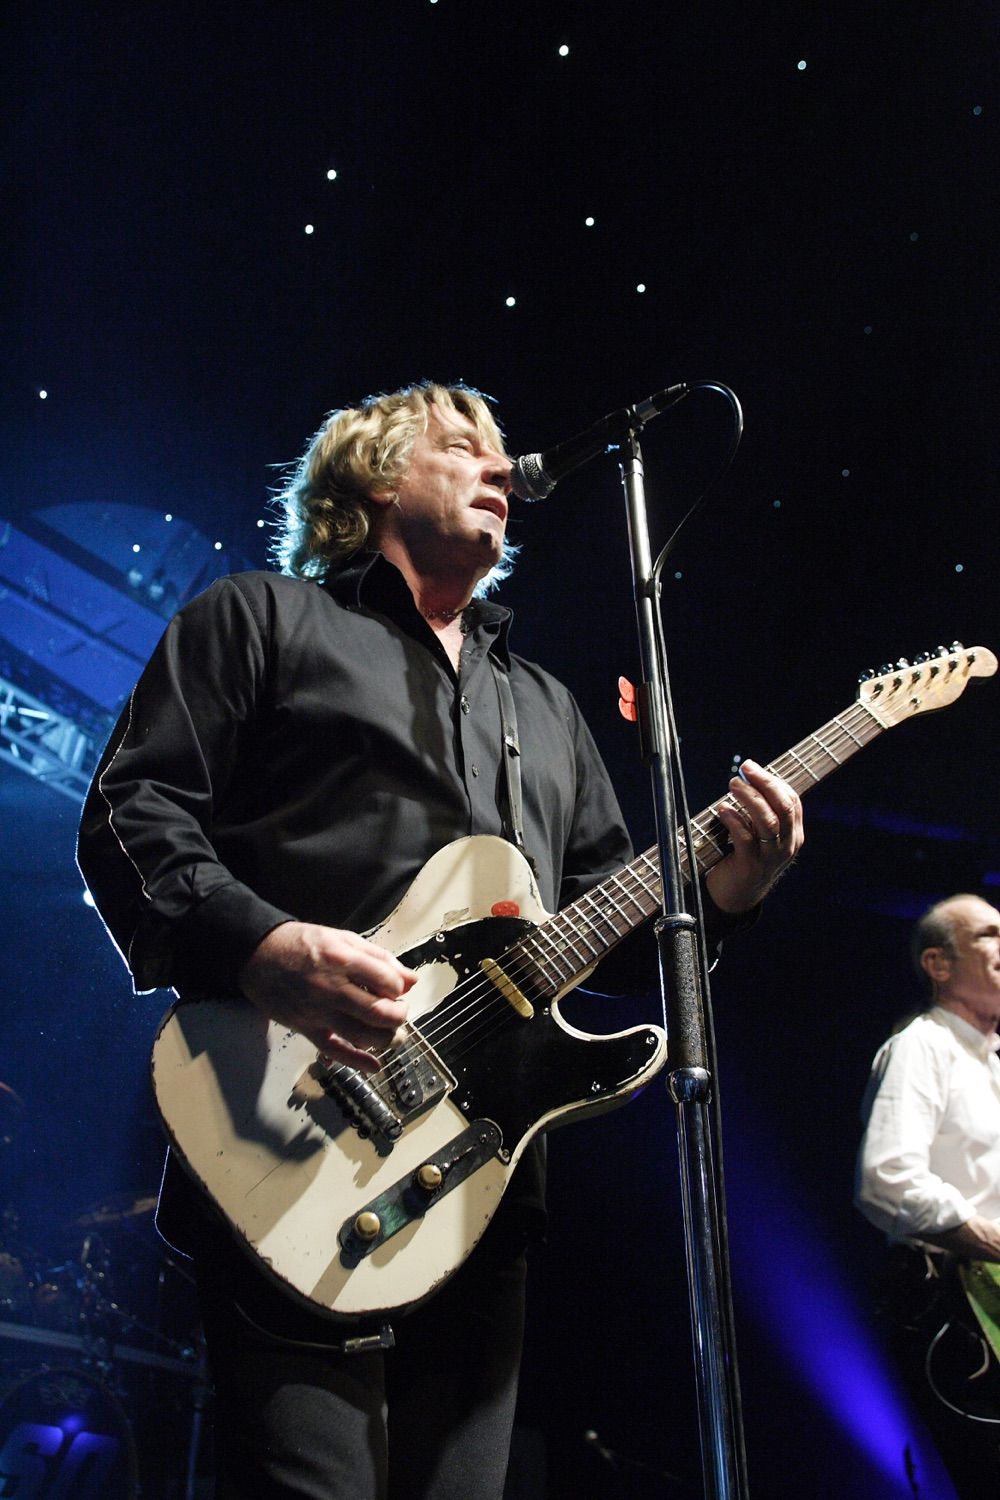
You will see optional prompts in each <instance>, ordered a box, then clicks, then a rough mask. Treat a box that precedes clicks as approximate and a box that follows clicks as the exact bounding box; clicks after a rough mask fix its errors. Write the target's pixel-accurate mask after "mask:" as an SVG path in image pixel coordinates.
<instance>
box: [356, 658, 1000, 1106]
mask: <svg viewBox="0 0 1000 1500" xmlns="http://www.w3.org/2000/svg"><path fill="white" fill-rule="evenodd" d="M974 660H975V656H974V654H970V655H968V656H967V662H968V665H970V666H971V664H972V663H973V661H974ZM957 665H958V663H957V661H953V662H951V663H950V669H951V671H954V669H955V668H956V667H957ZM939 670H940V666H939V665H938V664H937V663H931V664H928V665H927V666H925V667H923V668H922V669H921V671H920V672H915V673H913V674H912V677H911V681H910V683H909V684H907V685H906V691H907V692H908V693H909V694H910V695H911V696H910V698H909V699H908V700H907V702H908V705H909V706H910V707H911V709H915V708H916V706H917V701H918V700H917V699H916V698H914V697H913V696H912V695H913V691H914V689H915V687H916V685H917V683H918V681H919V679H920V677H921V676H929V677H930V678H931V679H933V677H934V676H935V675H936V674H937V672H938V671H939ZM903 686H904V683H903V679H902V678H901V677H900V678H898V679H897V680H896V682H895V684H894V685H893V687H892V688H891V689H890V693H893V692H897V691H899V690H900V689H901V688H903ZM849 720H853V722H854V724H855V725H856V727H857V728H858V729H859V731H860V733H859V734H855V733H854V732H853V729H852V728H851V725H850V723H849V722H848V721H849ZM897 722H899V720H898V719H890V723H897ZM886 727H888V725H886V724H884V723H882V722H881V720H880V719H879V718H878V717H876V715H875V713H874V711H873V710H872V709H871V708H870V707H869V706H868V705H867V704H865V703H862V702H860V701H859V702H857V703H854V704H851V705H850V706H849V707H848V708H847V709H846V710H845V711H844V712H843V713H842V714H840V715H837V716H835V717H834V718H833V719H831V720H830V721H829V723H828V724H826V725H824V726H823V728H822V729H821V730H818V731H816V732H815V733H814V734H811V735H808V736H807V737H806V739H805V740H802V741H800V742H799V744H798V745H796V746H794V747H793V749H791V750H789V751H786V752H785V754H784V755H782V756H780V757H779V758H778V759H777V760H775V761H774V762H772V763H771V765H770V766H769V768H768V769H769V770H770V771H772V772H773V773H774V774H776V775H778V776H781V777H783V778H784V779H786V780H788V781H789V782H790V783H791V784H792V785H793V786H794V787H796V790H798V791H799V792H802V791H805V790H808V787H809V785H813V784H816V783H818V782H819V781H821V780H822V779H823V777H824V776H826V775H828V774H829V773H830V772H831V771H832V770H834V769H836V767H837V766H839V765H841V764H843V761H844V760H846V759H848V758H849V757H850V756H852V755H853V754H855V753H856V751H857V750H859V749H861V748H862V747H863V746H864V745H866V744H868V743H869V742H870V741H871V740H872V739H874V738H875V737H876V736H877V735H878V734H880V733H881V732H882V731H883V730H884V729H885V728H886ZM838 733H839V734H840V736H841V739H842V741H843V743H838V744H837V748H838V749H840V750H841V751H842V756H838V755H837V754H836V753H835V751H834V750H833V749H832V748H831V746H830V745H829V744H827V743H826V741H825V740H824V739H823V738H822V736H824V735H828V734H832V735H833V736H834V738H835V739H836V736H837V734H838ZM814 747H818V750H819V755H817V753H816V748H814ZM810 760H812V761H814V762H815V763H817V764H819V765H820V766H822V767H825V768H824V769H822V770H821V771H820V773H819V774H817V772H816V771H814V770H813V767H812V765H811V764H810ZM831 761H832V765H831V764H829V762H831ZM802 773H805V776H806V777H807V778H808V780H803V779H802ZM721 803H727V804H728V805H730V806H737V807H738V804H737V803H736V801H735V799H734V798H732V797H731V795H729V794H726V796H725V797H723V798H721V799H719V802H717V803H713V804H712V806H711V807H709V808H707V809H706V810H705V811H704V812H703V813H700V814H699V815H698V816H697V817H696V818H694V819H693V820H692V829H693V830H694V831H695V834H696V837H695V839H694V845H695V847H694V851H693V852H694V859H695V862H696V863H697V864H698V866H699V868H700V869H702V870H706V869H710V868H711V867H712V865H713V864H715V863H716V862H717V861H718V860H719V859H720V858H722V857H723V854H724V852H725V851H724V850H723V849H721V848H720V847H719V845H718V844H717V843H716V840H715V837H713V834H716V833H724V828H723V825H722V824H721V822H720V821H719V819H718V817H717V808H718V806H719V805H720V804H721ZM710 830H711V831H710ZM706 844H707V845H708V846H709V849H710V850H711V851H712V852H713V853H714V856H715V858H714V859H712V860H711V862H710V863H709V864H707V865H706V863H705V859H706V858H707V857H708V850H706V848H705V845H706ZM651 854H654V855H655V850H654V851H646V852H645V853H644V854H642V855H640V856H638V858H637V859H635V860H634V861H632V863H631V864H629V865H627V866H625V867H624V869H623V870H621V871H619V872H617V874H615V875H613V876H610V877H608V879H607V880H605V881H604V882H601V883H600V884H599V885H598V886H597V887H595V888H594V889H593V890H591V891H589V892H586V893H585V894H584V896H583V897H581V898H579V899H578V900H577V901H576V902H574V903H572V904H571V905H570V906H569V907H567V908H565V909H564V910H563V911H562V912H559V913H557V914H556V915H555V916H554V917H551V918H549V920H548V921H546V922H544V923H542V924H540V925H539V926H537V927H535V928H534V929H533V930H532V931H531V932H529V933H527V934H525V935H524V937H522V938H521V939H520V940H519V941H518V942H517V943H515V944H514V945H513V946H512V947H511V948H510V949H509V950H507V951H506V952H505V953H503V954H501V958H503V959H508V960H510V959H511V956H513V964H512V963H511V962H508V964H507V967H505V968H504V974H505V975H506V977H507V978H508V979H510V980H511V981H512V983H514V984H515V985H517V984H518V982H519V981H520V982H523V983H526V982H527V981H528V979H529V978H532V979H538V978H541V979H542V980H543V982H544V983H546V984H547V985H549V986H550V987H551V992H552V993H553V994H556V993H558V991H559V989H560V988H562V986H563V985H565V984H569V983H570V981H571V980H572V979H573V976H574V975H575V974H577V973H579V972H580V970H581V969H585V968H586V967H588V965H589V964H590V963H591V962H593V963H595V964H596V963H597V962H598V961H599V959H600V958H603V957H604V956H605V954H606V953H607V952H609V951H610V948H611V947H613V946H614V945H615V943H617V942H618V941H620V940H621V939H622V938H624V937H625V936H626V935H627V933H628V932H629V931H630V930H631V929H632V927H633V926H636V925H638V923H637V922H636V923H632V922H629V921H626V926H625V930H624V931H622V932H619V931H618V929H617V926H616V924H615V923H614V921H613V919H612V918H611V917H610V916H609V915H608V914H607V912H606V910H604V909H601V908H600V907H598V906H597V900H598V899H599V898H603V899H606V900H610V901H611V904H612V905H613V906H617V903H616V902H615V901H614V899H613V898H610V897H608V895H607V887H609V886H612V887H616V888H617V889H618V890H619V892H620V893H621V894H624V895H625V897H626V900H627V901H629V902H630V903H631V904H634V905H636V906H637V907H638V909H639V911H640V912H641V913H642V916H641V917H640V919H639V920H640V921H641V920H643V919H644V918H645V917H646V916H648V915H651V914H652V911H653V910H655V905H654V906H653V907H651V908H650V909H649V910H647V909H646V907H645V906H644V905H643V903H642V902H641V900H640V899H637V898H636V897H635V896H634V895H631V894H629V892H628V891H627V889H626V887H625V882H626V881H632V882H633V883H634V882H636V881H637V882H638V884H639V887H640V889H641V890H643V891H645V892H646V894H647V895H649V894H651V893H650V890H649V887H648V886H647V885H646V883H645V882H644V881H643V880H642V878H641V876H640V875H639V873H638V871H639V868H640V867H644V866H651V869H650V873H651V875H652V877H653V889H654V892H655V894H656V897H657V900H658V891H657V890H656V887H657V885H658V872H657V871H656V869H655V864H654V863H652V862H651V860H650V855H651ZM681 862H682V866H685V867H689V863H690V862H689V859H688V854H687V850H686V849H684V850H682V851H681ZM584 904H589V905H590V906H591V907H592V908H594V909H595V911H596V916H597V917H598V918H599V919H600V920H602V921H603V922H604V923H605V924H606V925H607V926H609V927H610V928H611V931H612V932H613V933H614V934H615V937H614V939H613V941H612V942H611V943H610V944H609V943H608V942H607V939H606V938H604V939H601V937H600V933H599V931H598V927H597V925H596V922H595V920H594V917H593V916H590V917H586V916H585V915H584V913H583V911H582V910H581V908H582V907H583V906H584ZM566 928H569V929H570V931H571V932H572V933H573V935H574V936H575V937H576V938H577V940H578V941H582V942H583V943H584V944H585V946H587V947H588V948H589V947H590V944H589V942H588V940H587V937H586V933H587V931H589V932H590V933H592V934H594V935H595V936H597V937H598V939H599V942H600V947H599V949H598V950H597V951H596V952H595V951H594V950H593V949H591V954H590V956H589V957H586V958H584V960H583V963H582V964H580V962H579V959H580V954H579V952H578V950H577V949H576V948H575V946H574V942H573V938H572V937H568V936H567V935H566V931H565V929H566ZM553 931H555V932H556V935H557V936H556V939H555V940H553V939H552V937H551V933H552V932H553ZM543 940H545V941H547V942H549V943H550V945H551V946H554V948H555V952H554V953H553V954H550V955H548V956H545V955H540V954H539V953H538V952H535V953H531V952H528V951H526V950H527V949H528V947H529V945H531V944H534V946H535V947H536V948H537V947H538V946H539V945H540V943H541V942H542V941H543ZM560 945H561V946H560ZM568 954H572V955H573V959H574V961H573V962H571V964H570V967H569V969H568V970H567V972H566V973H565V974H560V972H559V960H560V959H561V958H564V957H565V956H566V955H568ZM517 964H519V965H520V967H519V968H518V967H513V965H517ZM552 968H555V970H556V973H557V974H559V982H558V983H556V984H555V985H554V986H552V979H551V974H550V973H548V972H547V971H548V970H550V969H552ZM484 999H485V1001H486V1002H487V1003H488V1005H489V1008H490V1010H492V1011H493V1012H494V1014H495V1016H496V1017H497V1018H499V1019H504V1020H510V1019H512V1016H511V1011H512V1007H511V1006H510V1004H509V1002H508V1001H507V1000H506V998H505V997H504V996H503V995H502V993H501V992H500V991H499V990H498V988H497V986H496V985H495V984H493V983H492V981H490V980H489V979H488V977H487V976H485V975H479V974H477V975H470V976H468V977H467V978H466V979H465V980H462V981H460V982H459V984H458V985H456V986H455V988H454V989H453V990H452V991H451V992H450V994H449V996H448V998H447V1002H446V1003H445V1005H444V1006H443V1008H442V1009H441V1010H440V1013H439V1012H437V1011H432V1012H431V1013H430V1015H429V1017H428V1020H427V1022H426V1023H425V1026H424V1029H425V1031H428V1032H431V1033H432V1037H430V1038H428V1037H425V1036H424V1035H423V1034H422V1033H421V1032H419V1031H417V1030H416V1028H415V1027H414V1031H413V1033H412V1034H413V1041H412V1042H407V1043H404V1044H403V1045H402V1046H401V1047H398V1048H397V1049H396V1050H393V1049H392V1048H387V1049H386V1050H385V1051H384V1052H382V1053H381V1054H377V1057H378V1061H379V1063H380V1064H381V1067H380V1068H379V1069H378V1070H377V1071H376V1073H374V1074H372V1075H371V1081H372V1082H373V1083H374V1084H375V1085H376V1086H377V1080H378V1078H379V1076H380V1075H384V1074H385V1069H386V1065H387V1064H389V1063H391V1064H393V1065H394V1066H396V1067H399V1066H401V1065H402V1066H405V1064H406V1061H407V1059H408V1057H412V1056H415V1055H416V1054H417V1053H418V1052H419V1051H420V1050H422V1048H423V1047H424V1046H428V1045H429V1046H433V1047H439V1046H441V1045H445V1044H447V1043H449V1042H451V1041H452V1040H453V1039H454V1038H455V1037H458V1036H461V1037H462V1040H463V1042H466V1043H468V1042H470V1041H471V1040H473V1039H477V1038H479V1037H480V1036H481V1032H482V1025H481V1024H478V1025H477V1023H479V1022H482V1021H488V1020H489V1012H488V1011H487V1010H486V1009H485V1008H484V1007H483V1006H482V1005H478V1006H477V1002H479V1001H482V1000H484ZM470 1012H471V1013H472V1015H471V1020H470V1019H468V1017H469V1013H470ZM432 1023H433V1024H432ZM445 1023H447V1024H448V1025H449V1026H450V1027H451V1029H450V1030H443V1029H442V1027H443V1026H444V1025H445ZM473 1025H477V1030H476V1031H475V1032H473V1031H472V1030H471V1027H472V1026H473ZM465 1050H467V1047H466V1048H465V1049H464V1050H463V1051H462V1053H461V1054H459V1056H464V1055H465ZM354 1071H355V1070H353V1069H350V1068H348V1067H347V1066H346V1065H343V1064H334V1065H333V1067H332V1068H331V1069H330V1070H329V1073H331V1074H332V1073H334V1072H348V1073H350V1072H354Z"/></svg>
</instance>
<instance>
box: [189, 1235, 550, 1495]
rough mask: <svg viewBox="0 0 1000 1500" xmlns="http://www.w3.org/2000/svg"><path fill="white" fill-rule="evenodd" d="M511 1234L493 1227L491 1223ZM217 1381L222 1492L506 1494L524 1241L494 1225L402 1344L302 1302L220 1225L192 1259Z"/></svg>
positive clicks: (413, 1318)
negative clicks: (355, 1344) (358, 1348)
mask: <svg viewBox="0 0 1000 1500" xmlns="http://www.w3.org/2000/svg"><path fill="white" fill-rule="evenodd" d="M495 1229H499V1230H500V1232H499V1233H496V1234H494V1232H493V1230H495ZM196 1269H197V1273H198V1284H199V1294H200V1299H201V1304H202V1315H203V1318H204V1323H205V1334H206V1340H207V1344H208V1354H209V1363H210V1368H211V1373H212V1378H213V1382H214V1386H215V1407H214V1432H215V1463H216V1496H217V1500H293V1497H294V1500H501V1497H502V1494H503V1487H504V1479H505V1475H506V1470H507V1457H508V1452H509V1447H510V1435H511V1429H512V1426H513V1420H514V1405H515V1400H516V1396H517V1379H518V1370H519V1366H520V1358H521V1345H522V1337H523V1329H524V1290H525V1271H526V1262H525V1252H524V1248H523V1236H522V1237H520V1238H517V1237H515V1238H513V1239H512V1237H511V1235H510V1234H509V1233H506V1234H505V1233H503V1226H498V1225H496V1224H494V1226H492V1228H491V1230H490V1231H488V1233H487V1235H486V1236H485V1238H484V1240H483V1241H482V1242H481V1244H480V1245H479V1246H478V1247H477V1249H476V1250H475V1251H474V1252H473V1254H472V1256H470V1258H469V1260H468V1261H467V1262H466V1263H465V1265H464V1266H463V1267H462V1268H461V1270H459V1271H458V1272H456V1274H455V1275H454V1276H453V1277H452V1279H451V1280H450V1281H449V1282H448V1283H447V1284H446V1285H445V1286H444V1287H443V1288H442V1290H441V1291H439V1292H438V1293H437V1294H436V1295H435V1296H434V1297H432V1298H431V1299H430V1301H429V1302H427V1303H426V1304H425V1305H424V1306H423V1307H421V1308H419V1309H417V1311H416V1312H413V1313H411V1314H409V1315H408V1316H405V1317H400V1318H396V1319H393V1320H392V1328H393V1332H394V1335H395V1341H396V1342H395V1347H393V1348H391V1349H387V1350H385V1351H382V1350H378V1351H375V1352H368V1353H360V1354H357V1353H353V1354H349V1353H344V1352H342V1350H341V1349H340V1348H339V1347H338V1344H339V1341H341V1340H343V1339H344V1337H345V1336H350V1335H351V1334H353V1333H355V1332H362V1333H367V1332H370V1331H372V1329H371V1328H369V1327H361V1328H359V1329H355V1328H353V1327H352V1326H351V1325H350V1324H344V1323H339V1322H336V1323H335V1322H331V1321H330V1320H329V1319H327V1318H322V1317H318V1316H314V1315H312V1314H310V1313H309V1312H308V1311H303V1310H301V1309H300V1308H299V1306H298V1305H297V1304H293V1303H292V1302H291V1301H290V1300H289V1298H288V1297H286V1296H285V1295H284V1294H283V1293H282V1292H281V1291H280V1290H279V1289H277V1288H274V1287H273V1286H272V1284H271V1283H270V1282H268V1281H266V1280H265V1278H264V1277H263V1275H262V1274H261V1273H259V1272H258V1271H257V1270H256V1269H255V1268H254V1267H253V1265H252V1263H251V1261H250V1259H249V1257H247V1256H245V1255H244V1254H243V1253H242V1252H241V1251H240V1250H239V1249H238V1248H237V1247H235V1246H232V1245H230V1244H229V1243H228V1242H227V1241H226V1240H225V1239H224V1238H222V1237H221V1236H220V1237H218V1238H215V1239H214V1240H212V1241H209V1242H207V1243H206V1244H205V1245H203V1246H202V1247H201V1249H200V1250H199V1253H198V1255H197V1257H196Z"/></svg>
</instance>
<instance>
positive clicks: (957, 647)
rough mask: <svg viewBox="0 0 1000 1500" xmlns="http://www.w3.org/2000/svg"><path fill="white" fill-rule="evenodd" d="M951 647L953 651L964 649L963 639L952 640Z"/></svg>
mask: <svg viewBox="0 0 1000 1500" xmlns="http://www.w3.org/2000/svg"><path fill="white" fill-rule="evenodd" d="M951 649H952V650H953V651H964V650H965V647H964V646H963V645H962V642H961V641H952V643H951Z"/></svg>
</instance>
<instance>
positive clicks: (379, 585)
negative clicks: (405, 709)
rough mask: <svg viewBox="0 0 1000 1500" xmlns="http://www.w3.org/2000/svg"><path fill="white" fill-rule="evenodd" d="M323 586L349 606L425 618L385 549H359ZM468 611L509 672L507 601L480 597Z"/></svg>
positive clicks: (492, 652)
mask: <svg viewBox="0 0 1000 1500" xmlns="http://www.w3.org/2000/svg"><path fill="white" fill-rule="evenodd" d="M323 587H324V588H325V589H326V591H327V592H328V593H329V594H331V595H332V596H333V598H334V599H336V600H337V602H338V604H343V605H344V606H345V608H348V609H350V608H354V609H362V608H368V609H375V610H378V611H379V612H380V613H382V614H387V615H389V616H390V617H391V618H392V619H394V620H397V621H399V623H403V622H404V621H406V620H408V619H409V620H411V621H412V619H413V617H416V619H418V620H422V619H423V616H422V615H421V614H420V611H419V610H418V609H417V607H416V605H415V604H414V602H413V595H412V594H411V593H410V590H409V587H408V585H407V582H406V580H405V578H404V577H403V575H402V573H401V572H400V571H399V569H398V568H397V567H396V566H395V564H394V563H391V562H389V560H388V558H386V557H384V556H383V555H382V553H381V552H370V551H367V550H362V551H360V552H355V553H354V554H353V556H352V557H349V558H348V560H347V562H346V563H344V564H343V565H342V566H341V567H339V568H336V569H335V570H331V571H330V573H328V574H327V577H326V579H325V580H324V582H323ZM467 613H468V615H469V616H470V629H471V631H473V632H479V631H481V632H482V634H483V636H484V637H485V638H487V639H488V641H489V645H488V650H489V652H490V655H491V656H493V657H495V658H496V660H497V661H498V662H499V663H500V665H501V666H502V667H504V668H505V669H506V670H507V671H508V672H509V671H510V648H509V646H508V644H507V637H508V635H509V633H510V623H511V619H512V618H513V616H512V614H511V611H510V610H509V609H508V608H507V607H506V605H504V604H494V603H493V601H492V600H490V599H479V598H476V599H473V600H472V602H471V604H470V605H469V608H468V611H467Z"/></svg>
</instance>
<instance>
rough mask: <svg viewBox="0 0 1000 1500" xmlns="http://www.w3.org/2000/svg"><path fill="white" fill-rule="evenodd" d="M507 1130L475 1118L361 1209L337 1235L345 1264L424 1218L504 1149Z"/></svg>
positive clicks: (352, 1263)
mask: <svg viewBox="0 0 1000 1500" xmlns="http://www.w3.org/2000/svg"><path fill="white" fill-rule="evenodd" d="M502 1145H503V1135H502V1134H501V1131H500V1127H499V1125H495V1124H494V1123H493V1121H492V1120H475V1121H473V1123H472V1124H471V1125H470V1126H469V1128H468V1129H467V1130H463V1131H462V1133H461V1135H457V1136H456V1137H455V1139H454V1140H453V1141H449V1143H448V1145H447V1146H445V1147H443V1148H442V1150H440V1151H437V1152H435V1153H434V1155H433V1156H429V1157H428V1158H427V1160H426V1161H425V1162H423V1163H421V1165H420V1166H419V1167H418V1168H417V1170H416V1171H415V1172H414V1173H412V1175H409V1176H407V1177H405V1178H402V1179H401V1180H400V1181H399V1182H397V1183H394V1185H393V1186H392V1187H391V1188H388V1189H387V1190H386V1191H385V1192H384V1193H380V1194H379V1195H378V1197H377V1198H372V1200H371V1201H370V1202H369V1203H366V1204H365V1206H364V1208H363V1209H361V1211H360V1212H359V1213H356V1214H352V1215H351V1217H350V1218H349V1219H345V1221H344V1223H343V1224H342V1225H341V1227H340V1232H339V1234H338V1235H337V1239H338V1241H339V1243H340V1247H341V1249H340V1258H341V1261H342V1262H343V1264H344V1265H345V1266H356V1265H357V1264H358V1262H359V1261H361V1260H364V1258H365V1257H366V1256H368V1255H371V1253H372V1251H373V1250H377V1249H378V1247H379V1245H384V1244H385V1242H386V1240H389V1239H391V1238H392V1236H393V1235H394V1234H398V1233H399V1231H400V1230H401V1229H405V1228H406V1226H407V1224H412V1223H413V1221H414V1220H415V1219H421V1218H423V1216H424V1214H425V1213H426V1212H427V1210H428V1209H429V1208H431V1207H433V1205H434V1204H435V1203H436V1202H437V1201H438V1199H440V1198H443V1197H444V1196H445V1194H446V1193H450V1192H451V1191H452V1189H453V1188H457V1187H458V1186H459V1184H460V1183H463V1182H464V1181H465V1179H466V1178H467V1177H471V1176H472V1173H473V1172H475V1171H478V1169H479V1168H480V1167H481V1166H483V1165H485V1163H486V1162H488V1161H490V1160H491V1158H493V1157H494V1156H499V1155H500V1154H501V1148H502Z"/></svg>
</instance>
